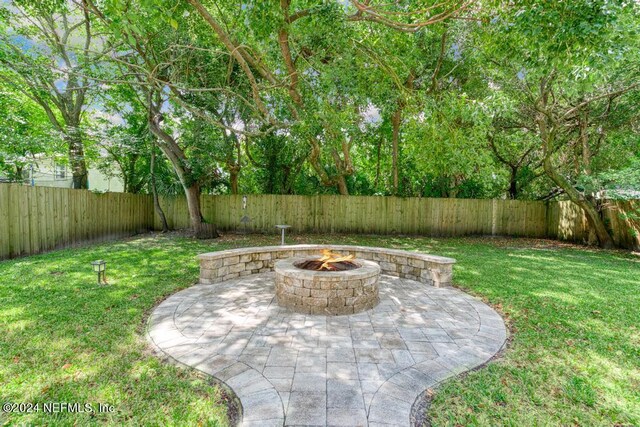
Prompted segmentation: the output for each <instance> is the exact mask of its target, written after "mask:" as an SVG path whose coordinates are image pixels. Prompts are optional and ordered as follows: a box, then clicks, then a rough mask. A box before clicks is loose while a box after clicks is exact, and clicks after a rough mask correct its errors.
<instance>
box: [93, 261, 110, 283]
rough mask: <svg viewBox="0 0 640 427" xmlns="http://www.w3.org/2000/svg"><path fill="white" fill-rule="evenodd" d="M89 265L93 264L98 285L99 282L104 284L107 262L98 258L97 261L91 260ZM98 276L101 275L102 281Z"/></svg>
mask: <svg viewBox="0 0 640 427" xmlns="http://www.w3.org/2000/svg"><path fill="white" fill-rule="evenodd" d="M91 265H92V266H93V271H95V272H96V273H98V285H100V284H101V283H104V284H105V285H106V284H107V277H106V271H107V262H106V261H103V260H101V259H100V260H98V261H92V262H91ZM100 277H102V282H101V281H100Z"/></svg>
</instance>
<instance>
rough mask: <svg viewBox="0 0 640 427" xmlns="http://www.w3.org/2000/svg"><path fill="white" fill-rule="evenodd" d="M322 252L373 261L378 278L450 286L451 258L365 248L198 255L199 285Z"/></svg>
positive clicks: (314, 247)
mask: <svg viewBox="0 0 640 427" xmlns="http://www.w3.org/2000/svg"><path fill="white" fill-rule="evenodd" d="M322 249H329V250H331V252H335V253H338V254H341V255H354V256H355V257H356V258H360V259H365V260H369V261H375V262H377V263H378V264H379V265H380V270H381V274H387V275H389V276H396V277H402V278H406V279H411V280H416V281H419V282H422V283H425V284H427V285H433V286H436V287H440V286H448V285H451V277H452V268H453V264H455V262H456V260H454V259H453V258H446V257H441V256H436V255H427V254H421V253H417V252H407V251H401V250H396V249H386V248H374V247H368V246H347V245H290V246H259V247H251V248H241V249H231V250H227V251H218V252H209V253H205V254H200V255H198V256H197V258H198V260H199V261H200V283H202V284H212V283H218V282H224V281H225V280H231V279H235V278H237V277H241V276H248V275H250V274H257V273H264V272H267V271H272V270H273V266H274V263H275V262H276V261H277V260H281V259H286V258H292V257H296V258H298V257H313V256H320V251H321V250H322Z"/></svg>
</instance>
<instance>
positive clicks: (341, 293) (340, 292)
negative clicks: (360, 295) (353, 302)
mask: <svg viewBox="0 0 640 427" xmlns="http://www.w3.org/2000/svg"><path fill="white" fill-rule="evenodd" d="M353 295H354V289H336V296H337V297H345V298H346V297H352V296H353Z"/></svg>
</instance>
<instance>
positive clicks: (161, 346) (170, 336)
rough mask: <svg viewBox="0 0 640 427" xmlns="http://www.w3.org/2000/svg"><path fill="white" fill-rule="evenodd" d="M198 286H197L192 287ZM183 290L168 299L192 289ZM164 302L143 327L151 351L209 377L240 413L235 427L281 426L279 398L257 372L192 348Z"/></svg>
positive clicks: (198, 348)
mask: <svg viewBox="0 0 640 427" xmlns="http://www.w3.org/2000/svg"><path fill="white" fill-rule="evenodd" d="M195 286H198V285H195ZM192 288H193V286H191V287H189V288H187V289H183V290H182V291H180V292H177V293H176V294H174V295H172V296H171V298H173V297H175V296H176V295H179V294H180V293H183V292H185V291H188V290H190V289H192ZM165 302H166V300H165V301H164V302H162V303H160V305H159V306H158V307H156V308H155V310H154V311H153V313H152V315H151V316H150V317H149V319H148V321H147V325H146V338H147V341H148V342H149V343H150V344H151V346H152V348H153V351H154V352H155V353H156V354H157V355H159V356H161V357H162V358H163V359H165V360H167V361H170V362H171V363H173V364H175V365H178V366H181V367H186V368H191V369H195V370H196V371H198V372H201V373H203V374H206V375H208V376H210V377H212V378H213V379H214V380H215V382H216V383H219V384H220V385H222V386H223V387H225V388H226V389H227V390H228V391H230V392H231V393H233V395H234V397H235V399H236V401H237V403H238V405H239V409H240V413H239V414H238V419H239V425H242V426H243V427H263V426H264V427H269V426H282V425H284V420H285V414H284V406H283V403H282V399H281V398H280V394H279V393H278V392H277V391H276V389H275V387H274V386H273V384H271V382H270V381H269V380H267V379H266V378H265V377H264V375H262V373H260V371H258V370H257V369H255V368H253V367H252V366H250V364H247V363H244V362H240V361H238V360H237V359H235V358H233V357H227V356H225V355H220V354H215V355H212V354H211V351H210V350H209V349H206V348H201V347H195V348H194V347H193V342H192V340H191V339H190V338H188V337H186V336H185V335H184V334H183V333H182V332H180V331H179V330H178V329H177V328H176V326H175V323H173V316H174V313H175V310H174V308H175V309H177V306H175V305H173V304H172V305H170V306H169V307H171V309H170V310H166V304H165Z"/></svg>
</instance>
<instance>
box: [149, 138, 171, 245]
mask: <svg viewBox="0 0 640 427" xmlns="http://www.w3.org/2000/svg"><path fill="white" fill-rule="evenodd" d="M155 165H156V144H155V142H153V143H152V144H151V162H150V163H149V173H150V174H151V193H152V194H153V208H154V209H155V211H156V213H157V214H158V216H159V217H160V222H161V223H162V232H163V233H166V232H167V231H169V224H167V217H166V216H165V215H164V211H163V210H162V206H160V200H158V188H157V187H156V172H155Z"/></svg>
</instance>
